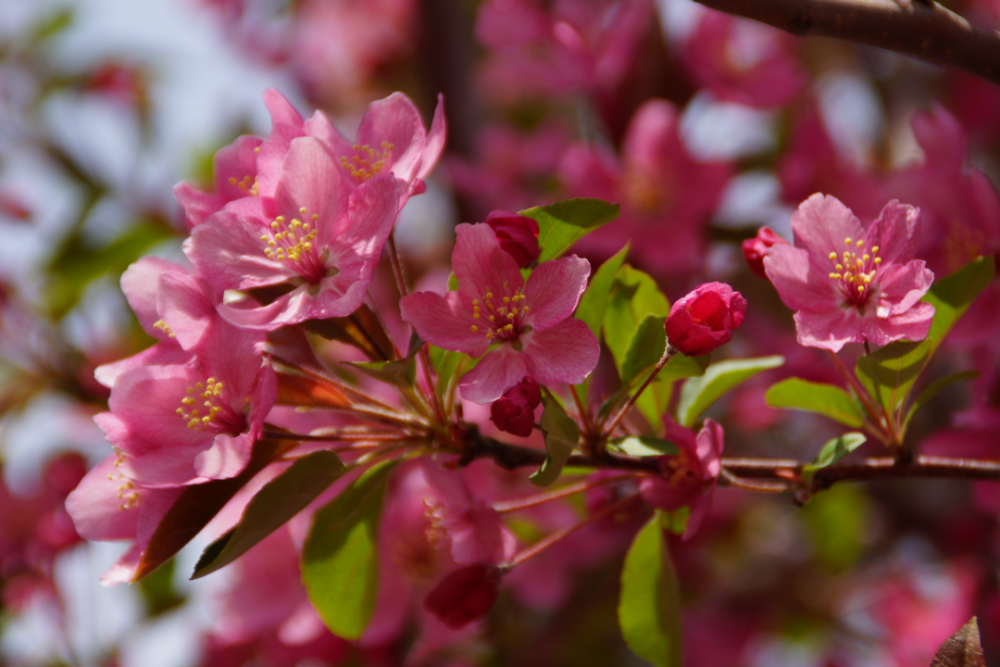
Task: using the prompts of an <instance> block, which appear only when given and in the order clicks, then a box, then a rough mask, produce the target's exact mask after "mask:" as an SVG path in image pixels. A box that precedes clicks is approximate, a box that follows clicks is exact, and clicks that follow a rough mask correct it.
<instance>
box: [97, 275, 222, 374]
mask: <svg viewBox="0 0 1000 667" xmlns="http://www.w3.org/2000/svg"><path fill="white" fill-rule="evenodd" d="M121 286H122V292H124V293H125V298H126V299H128V303H129V305H130V306H131V307H132V310H133V311H134V312H135V315H136V318H137V319H138V320H139V324H140V325H141V326H142V328H143V330H144V331H145V332H146V333H148V334H149V335H150V336H152V337H153V338H155V339H156V341H157V343H156V345H153V346H152V347H150V348H148V349H146V350H143V351H142V352H140V353H139V354H136V355H133V356H131V357H128V358H127V359H122V360H121V361H116V362H114V363H111V364H104V365H103V366H98V368H97V370H96V371H95V373H94V376H95V377H96V378H97V381H98V382H100V383H101V384H103V385H104V386H105V387H108V388H110V387H112V386H113V385H114V382H115V380H116V379H117V378H118V376H119V375H121V374H122V373H124V372H125V371H127V370H129V369H132V368H138V367H140V366H154V365H157V366H160V365H174V364H185V363H187V362H188V361H190V360H191V359H192V358H193V356H194V355H193V353H192V350H194V349H195V347H197V345H198V344H199V343H200V342H201V339H202V336H204V334H205V332H206V331H207V330H208V328H209V326H210V325H211V323H212V322H213V321H215V320H216V319H217V315H216V310H215V308H216V303H217V301H216V299H215V298H214V296H213V292H212V288H211V286H210V285H209V284H208V283H207V282H206V281H204V280H202V279H201V278H198V277H197V276H192V275H191V274H190V273H189V272H188V271H187V270H186V269H184V268H182V267H180V266H178V265H176V264H174V263H172V262H168V261H166V260H163V259H159V258H157V257H143V258H142V259H140V260H139V261H138V262H136V263H135V264H133V265H132V266H130V267H129V268H128V270H127V271H125V273H123V274H122V279H121Z"/></svg>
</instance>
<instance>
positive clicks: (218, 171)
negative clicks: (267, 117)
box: [212, 135, 264, 212]
mask: <svg viewBox="0 0 1000 667" xmlns="http://www.w3.org/2000/svg"><path fill="white" fill-rule="evenodd" d="M263 142H264V140H263V139H261V138H260V137H254V136H249V135H243V136H241V137H238V138H237V139H236V141H234V142H233V143H231V144H229V145H228V146H225V147H224V148H221V149H219V151H218V152H216V154H215V157H214V158H212V167H213V171H214V172H215V194H216V195H217V196H218V197H220V198H221V199H222V200H223V201H226V202H228V201H232V200H234V199H241V198H243V197H252V196H253V193H252V192H251V189H252V188H253V185H254V183H255V182H256V180H257V153H258V151H257V148H259V147H260V145H261V144H262V143H263ZM230 179H233V180H235V181H236V182H235V183H233V182H232V181H231V180H230ZM241 186H242V187H241ZM220 208H221V207H220ZM213 212H214V211H213Z"/></svg>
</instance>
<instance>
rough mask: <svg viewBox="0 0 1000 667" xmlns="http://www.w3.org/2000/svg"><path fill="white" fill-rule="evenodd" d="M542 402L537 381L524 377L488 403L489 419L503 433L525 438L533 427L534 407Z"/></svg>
mask: <svg viewBox="0 0 1000 667" xmlns="http://www.w3.org/2000/svg"><path fill="white" fill-rule="evenodd" d="M541 402H542V391H541V389H540V388H539V387H538V383H537V382H535V381H534V380H532V379H531V378H530V377H525V378H524V379H522V380H521V381H520V382H518V383H517V384H516V385H514V386H513V387H511V388H510V389H508V390H507V391H506V392H505V393H504V395H503V396H501V397H500V398H499V399H497V400H495V401H493V404H492V405H490V421H491V422H493V423H494V424H495V425H496V427H497V428H498V429H500V430H501V431H503V432H504V433H511V434H513V435H519V436H521V437H522V438H526V437H528V436H529V435H531V432H532V431H533V430H534V428H535V408H537V407H538V406H539V405H540V404H541Z"/></svg>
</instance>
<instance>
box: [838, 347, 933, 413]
mask: <svg viewBox="0 0 1000 667" xmlns="http://www.w3.org/2000/svg"><path fill="white" fill-rule="evenodd" d="M933 349H934V339H933V338H928V339H926V340H924V341H921V342H919V343H911V342H909V341H897V342H895V343H890V344H889V345H886V346H885V347H883V348H882V349H880V350H876V351H875V352H872V353H871V354H866V355H864V356H862V357H858V363H857V366H855V374H856V375H857V376H858V380H859V381H860V382H861V384H862V385H864V387H865V389H867V390H868V392H869V393H870V394H871V395H872V396H874V397H875V400H876V401H877V402H878V404H879V405H881V406H882V407H883V408H884V409H885V410H886V411H887V412H889V413H893V412H895V411H896V410H897V409H898V408H901V407H902V406H903V405H905V404H906V398H907V396H909V395H910V390H911V389H913V383H914V382H916V381H917V378H918V377H919V376H920V373H921V372H922V371H923V370H924V367H925V366H926V365H927V362H928V361H929V360H930V357H931V352H932V350H933Z"/></svg>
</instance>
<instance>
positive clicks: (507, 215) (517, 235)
mask: <svg viewBox="0 0 1000 667" xmlns="http://www.w3.org/2000/svg"><path fill="white" fill-rule="evenodd" d="M486 224H487V225H489V226H490V229H492V230H493V231H494V232H496V235H497V239H499V240H500V247H501V248H503V249H504V251H505V252H507V254H509V255H510V256H511V257H513V258H514V261H515V262H517V265H518V266H519V267H521V268H522V269H523V268H526V267H528V266H530V265H531V263H532V262H534V261H535V260H536V259H538V255H539V254H541V248H539V247H538V222H537V221H535V220H534V219H533V218H529V217H528V216H526V215H518V214H517V213H511V212H510V211H493V212H492V213H490V214H489V215H488V216H486Z"/></svg>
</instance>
